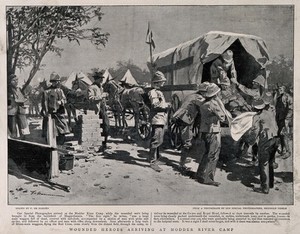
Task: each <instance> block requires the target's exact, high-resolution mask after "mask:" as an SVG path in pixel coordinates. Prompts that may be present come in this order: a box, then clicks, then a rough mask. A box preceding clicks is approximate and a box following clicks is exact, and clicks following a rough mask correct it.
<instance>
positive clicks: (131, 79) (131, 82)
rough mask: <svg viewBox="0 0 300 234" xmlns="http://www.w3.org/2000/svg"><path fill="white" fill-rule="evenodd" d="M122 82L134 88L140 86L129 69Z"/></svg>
mask: <svg viewBox="0 0 300 234" xmlns="http://www.w3.org/2000/svg"><path fill="white" fill-rule="evenodd" d="M120 81H121V82H123V83H125V84H129V85H132V86H134V85H138V83H137V82H136V80H135V79H134V77H133V76H132V74H131V72H130V70H129V69H128V70H127V72H126V73H125V75H124V76H123V78H122V79H121V80H120Z"/></svg>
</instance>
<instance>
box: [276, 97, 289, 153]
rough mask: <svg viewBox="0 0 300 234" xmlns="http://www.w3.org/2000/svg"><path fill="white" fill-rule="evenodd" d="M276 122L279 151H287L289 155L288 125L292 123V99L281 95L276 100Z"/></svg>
mask: <svg viewBox="0 0 300 234" xmlns="http://www.w3.org/2000/svg"><path fill="white" fill-rule="evenodd" d="M275 109H276V122H277V126H278V136H280V141H281V148H282V149H281V151H282V152H283V151H284V150H286V151H287V153H288V154H290V147H289V143H288V134H289V131H288V129H289V126H288V125H289V124H290V123H291V122H292V121H293V100H292V97H291V96H290V95H289V94H287V93H283V94H281V95H279V96H278V97H277V98H276V106H275Z"/></svg>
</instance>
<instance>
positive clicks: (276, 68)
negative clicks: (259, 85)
mask: <svg viewBox="0 0 300 234" xmlns="http://www.w3.org/2000/svg"><path fill="white" fill-rule="evenodd" d="M267 70H270V76H269V77H270V79H269V81H268V83H269V84H271V86H274V85H275V84H286V85H288V86H289V85H292V84H293V80H294V78H293V77H294V76H293V74H294V69H293V61H292V60H291V59H290V58H287V57H285V56H284V55H279V56H277V57H275V58H274V59H273V60H272V61H271V62H270V64H269V65H268V66H267Z"/></svg>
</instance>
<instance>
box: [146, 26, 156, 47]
mask: <svg viewBox="0 0 300 234" xmlns="http://www.w3.org/2000/svg"><path fill="white" fill-rule="evenodd" d="M146 43H147V44H149V45H151V46H152V48H153V49H155V43H154V41H153V33H152V30H150V24H149V23H148V30H147V35H146Z"/></svg>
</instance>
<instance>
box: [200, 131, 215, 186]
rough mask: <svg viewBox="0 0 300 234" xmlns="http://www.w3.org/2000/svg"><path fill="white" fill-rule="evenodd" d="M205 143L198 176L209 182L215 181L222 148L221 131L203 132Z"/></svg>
mask: <svg viewBox="0 0 300 234" xmlns="http://www.w3.org/2000/svg"><path fill="white" fill-rule="evenodd" d="M201 138H202V140H203V141H204V144H205V153H204V155H203V157H202V160H201V162H200V163H199V167H198V170H197V178H198V179H199V180H200V181H201V182H203V183H208V182H212V181H214V176H215V172H216V167H217V163H218V160H219V154H220V149H221V133H204V132H203V133H202V135H201Z"/></svg>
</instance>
